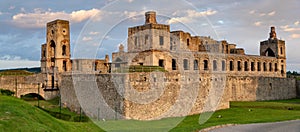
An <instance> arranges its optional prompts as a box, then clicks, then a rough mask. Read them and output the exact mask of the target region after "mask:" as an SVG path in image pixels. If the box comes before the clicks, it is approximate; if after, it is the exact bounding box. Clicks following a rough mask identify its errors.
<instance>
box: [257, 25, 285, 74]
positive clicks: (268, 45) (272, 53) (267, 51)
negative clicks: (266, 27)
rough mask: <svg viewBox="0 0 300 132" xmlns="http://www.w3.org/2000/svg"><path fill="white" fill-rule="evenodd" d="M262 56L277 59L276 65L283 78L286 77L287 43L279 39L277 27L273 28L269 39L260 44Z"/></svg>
mask: <svg viewBox="0 0 300 132" xmlns="http://www.w3.org/2000/svg"><path fill="white" fill-rule="evenodd" d="M260 56H268V57H276V58H277V61H278V62H277V63H276V65H277V64H278V69H279V71H280V72H281V74H282V76H283V77H286V74H285V73H286V52H285V41H284V40H280V39H278V38H277V35H276V30H275V27H271V31H270V33H269V39H268V40H265V41H262V42H260ZM276 65H275V67H276Z"/></svg>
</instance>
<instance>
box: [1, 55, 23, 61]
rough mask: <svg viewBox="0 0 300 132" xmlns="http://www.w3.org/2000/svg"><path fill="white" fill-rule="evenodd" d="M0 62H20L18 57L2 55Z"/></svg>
mask: <svg viewBox="0 0 300 132" xmlns="http://www.w3.org/2000/svg"><path fill="white" fill-rule="evenodd" d="M0 60H21V57H20V56H11V55H4V56H1V57H0Z"/></svg>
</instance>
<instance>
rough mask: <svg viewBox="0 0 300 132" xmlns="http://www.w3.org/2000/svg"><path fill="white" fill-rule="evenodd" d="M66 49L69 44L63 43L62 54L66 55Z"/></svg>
mask: <svg viewBox="0 0 300 132" xmlns="http://www.w3.org/2000/svg"><path fill="white" fill-rule="evenodd" d="M66 49H67V46H66V45H63V46H62V55H64V56H65V55H66Z"/></svg>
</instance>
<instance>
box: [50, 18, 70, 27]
mask: <svg viewBox="0 0 300 132" xmlns="http://www.w3.org/2000/svg"><path fill="white" fill-rule="evenodd" d="M56 23H69V21H68V20H62V19H56V20H54V21H51V22H48V23H47V26H48V25H52V24H56Z"/></svg>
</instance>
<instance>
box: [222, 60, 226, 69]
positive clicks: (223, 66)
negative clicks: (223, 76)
mask: <svg viewBox="0 0 300 132" xmlns="http://www.w3.org/2000/svg"><path fill="white" fill-rule="evenodd" d="M225 70H226V63H225V61H224V60H223V61H222V71H225Z"/></svg>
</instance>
